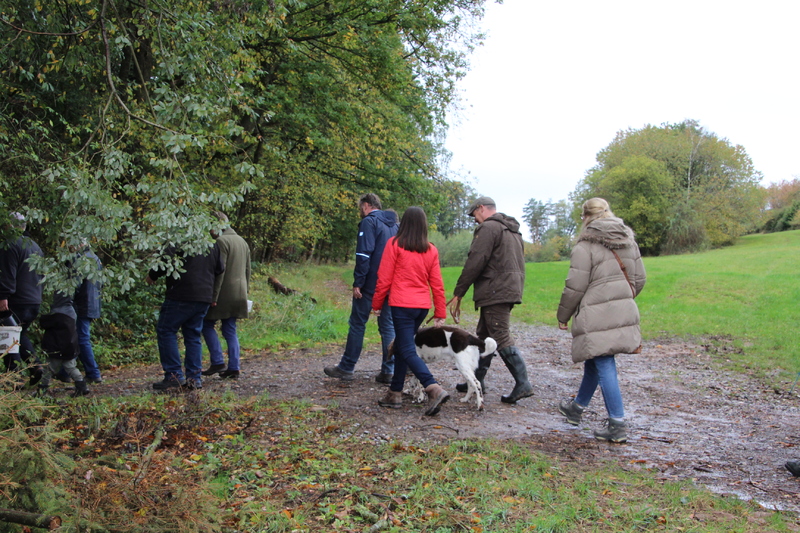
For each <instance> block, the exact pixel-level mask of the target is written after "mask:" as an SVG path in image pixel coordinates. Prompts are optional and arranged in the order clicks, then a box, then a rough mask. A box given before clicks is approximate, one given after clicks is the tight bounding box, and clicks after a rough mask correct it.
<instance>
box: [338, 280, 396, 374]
mask: <svg viewBox="0 0 800 533" xmlns="http://www.w3.org/2000/svg"><path fill="white" fill-rule="evenodd" d="M371 311H372V296H371V295H370V296H363V295H362V296H361V298H353V306H352V308H351V310H350V321H349V324H350V330H349V331H348V332H347V344H346V345H345V347H344V355H342V360H341V361H339V365H338V366H339V369H340V370H341V371H343V372H352V371H353V370H354V369H355V367H356V363H357V362H358V358H359V357H361V349H362V348H363V347H364V332H365V331H366V330H367V321H368V320H369V314H370V312H371ZM378 331H379V332H380V334H381V348H382V350H383V362H382V363H381V372H383V373H384V374H393V373H394V358H390V357H389V345H390V344H391V343H392V341H393V340H394V323H393V320H392V309H391V307H389V300H388V298H387V299H386V301H384V303H383V308H381V316H379V317H378Z"/></svg>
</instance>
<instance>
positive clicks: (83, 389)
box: [72, 380, 89, 398]
mask: <svg viewBox="0 0 800 533" xmlns="http://www.w3.org/2000/svg"><path fill="white" fill-rule="evenodd" d="M87 394H89V387H87V386H86V382H85V381H84V380H80V381H76V382H75V392H73V393H72V397H73V398H77V397H78V396H86V395H87Z"/></svg>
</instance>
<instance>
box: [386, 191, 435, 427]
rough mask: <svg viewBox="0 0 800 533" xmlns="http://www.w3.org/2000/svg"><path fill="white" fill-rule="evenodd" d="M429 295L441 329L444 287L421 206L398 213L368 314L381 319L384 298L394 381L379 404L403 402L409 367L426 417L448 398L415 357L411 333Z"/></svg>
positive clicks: (419, 321)
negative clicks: (422, 392)
mask: <svg viewBox="0 0 800 533" xmlns="http://www.w3.org/2000/svg"><path fill="white" fill-rule="evenodd" d="M431 291H433V303H434V307H435V312H434V323H433V324H434V326H435V327H441V326H444V321H445V318H446V317H447V308H446V304H445V299H444V283H443V282H442V272H441V270H440V269H439V251H438V250H437V249H436V247H435V246H434V245H433V244H431V243H430V242H428V218H427V217H426V216H425V211H423V210H422V208H420V207H409V208H408V209H406V212H405V213H403V219H402V220H401V222H400V229H399V230H398V231H397V235H396V236H395V237H392V238H391V239H389V242H387V243H386V248H385V249H384V252H383V258H382V259H381V266H380V267H379V268H378V285H377V287H376V288H375V296H374V297H373V298H372V311H373V312H374V313H375V314H376V315H380V313H381V307H382V306H383V301H384V300H385V299H386V295H387V294H388V295H389V307H390V308H391V311H392V319H393V321H394V332H395V338H394V353H395V364H394V377H392V383H391V385H389V391H388V392H387V393H386V396H384V397H383V399H381V400H380V401H379V402H378V404H379V405H381V406H382V407H390V408H392V409H399V408H400V407H402V404H403V385H404V384H405V380H406V370H407V369H409V368H410V369H411V371H412V372H413V373H414V375H415V376H417V379H418V380H419V382H420V384H422V386H423V387H425V392H426V393H427V394H428V409H427V410H426V411H425V414H426V415H428V416H433V415H435V414H436V413H438V412H439V409H441V407H442V404H443V403H444V402H446V401H447V400H448V399H449V398H450V395H449V394H448V393H447V391H445V390H444V389H443V388H442V387H441V386H440V385H439V384H438V383H436V380H435V379H434V378H433V375H431V373H430V371H429V370H428V365H426V364H425V361H423V360H422V359H420V357H419V356H418V355H417V349H416V346H415V345H414V335H415V334H416V333H417V330H418V329H419V326H420V325H421V324H422V321H423V320H425V317H426V316H427V315H428V311H429V310H430V308H431Z"/></svg>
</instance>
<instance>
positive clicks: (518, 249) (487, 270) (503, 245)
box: [449, 196, 533, 403]
mask: <svg viewBox="0 0 800 533" xmlns="http://www.w3.org/2000/svg"><path fill="white" fill-rule="evenodd" d="M467 215H469V216H471V217H474V218H475V221H476V222H477V223H478V227H477V228H475V232H474V234H473V237H472V244H471V245H470V248H469V254H468V255H467V262H466V264H465V265H464V270H462V272H461V276H459V278H458V282H457V283H456V288H455V290H454V291H453V293H454V297H453V299H452V300H450V304H449V305H450V312H451V314H453V315H454V316H456V315H458V314H459V313H460V308H461V299H462V298H463V297H464V295H465V294H466V293H467V290H468V289H469V287H470V285H474V293H473V296H472V298H473V300H475V308H476V309H477V308H480V318H479V319H478V327H477V330H476V333H477V335H478V337H480V338H481V339H485V338H486V337H492V338H493V339H494V340H496V341H497V353H498V354H500V357H501V358H502V359H503V362H504V363H505V365H506V367H508V371H509V372H511V375H512V376H513V377H514V381H515V382H516V385H515V386H514V390H512V391H511V393H510V394H507V395H503V396H501V398H500V401H502V402H504V403H516V402H517V400H521V399H522V398H527V397H528V396H532V395H533V387H532V386H531V384H530V382H529V381H528V371H527V369H526V367H525V361H524V360H523V359H522V355H521V354H520V353H519V350H518V349H517V347H516V346H514V339H513V338H512V337H511V332H510V323H511V309H513V308H514V305H516V304H519V303H522V291H523V289H524V287H525V256H524V253H523V244H522V234H521V233H520V231H519V222H517V221H516V219H515V218H513V217H509V216H507V215H505V214H503V213H498V212H497V207H496V205H495V203H494V200H492V199H491V198H489V197H487V196H482V197H480V198H478V199H477V200H475V201H474V202H473V203H472V205H470V206H469V209H468V210H467ZM491 362H492V357H491V356H489V357H483V358H481V359H480V363H479V366H478V369H477V370H476V371H475V377H476V378H478V381H480V384H481V388H482V389H483V390H484V391H485V387H484V383H483V379H484V377H485V376H486V371H487V370H488V369H489V365H490V364H491ZM456 389H457V390H459V391H462V389H463V391H466V390H467V387H466V384H464V383H462V384H459V385H457V387H456ZM463 391H462V392H463Z"/></svg>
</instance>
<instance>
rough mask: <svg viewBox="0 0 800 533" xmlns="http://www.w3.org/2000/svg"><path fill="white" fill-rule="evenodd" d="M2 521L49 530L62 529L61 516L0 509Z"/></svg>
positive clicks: (0, 519)
mask: <svg viewBox="0 0 800 533" xmlns="http://www.w3.org/2000/svg"><path fill="white" fill-rule="evenodd" d="M0 521H2V522H11V523H12V524H20V525H23V526H28V527H38V528H42V529H49V530H53V529H58V528H59V527H61V517H60V516H47V515H41V514H37V513H28V512H26V511H15V510H13V509H0Z"/></svg>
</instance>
